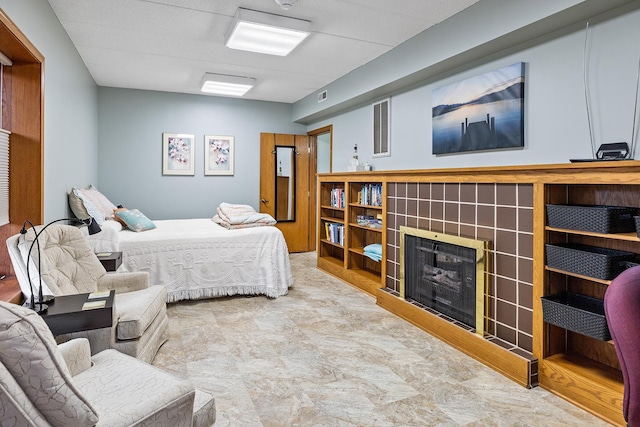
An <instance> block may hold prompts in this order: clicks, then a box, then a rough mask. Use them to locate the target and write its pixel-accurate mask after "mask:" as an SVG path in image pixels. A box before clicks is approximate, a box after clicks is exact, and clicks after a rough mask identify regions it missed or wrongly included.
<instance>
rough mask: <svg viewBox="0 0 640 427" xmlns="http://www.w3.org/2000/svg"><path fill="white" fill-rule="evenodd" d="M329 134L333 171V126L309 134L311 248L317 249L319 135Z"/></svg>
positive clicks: (331, 167)
mask: <svg viewBox="0 0 640 427" xmlns="http://www.w3.org/2000/svg"><path fill="white" fill-rule="evenodd" d="M324 133H329V159H330V160H331V161H330V163H329V171H330V172H331V171H332V170H333V125H327V126H323V127H321V128H318V129H314V130H311V131H309V132H307V136H308V137H309V150H310V152H309V153H310V160H311V161H310V162H309V183H310V186H309V187H310V192H311V194H310V195H309V244H308V246H309V248H316V247H317V241H316V238H317V236H316V233H317V228H318V227H317V225H316V213H317V211H318V205H317V203H318V177H317V174H318V135H320V134H324Z"/></svg>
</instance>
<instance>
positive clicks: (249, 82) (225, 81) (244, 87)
mask: <svg viewBox="0 0 640 427" xmlns="http://www.w3.org/2000/svg"><path fill="white" fill-rule="evenodd" d="M255 82H256V79H252V78H250V77H239V76H228V75H226V74H213V73H205V75H204V78H203V79H202V83H201V86H200V92H205V93H212V94H216V95H227V96H242V95H244V94H245V93H247V92H248V91H249V89H251V88H252V87H253V85H254V84H255Z"/></svg>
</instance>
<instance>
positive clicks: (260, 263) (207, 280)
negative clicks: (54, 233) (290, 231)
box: [87, 218, 293, 302]
mask: <svg viewBox="0 0 640 427" xmlns="http://www.w3.org/2000/svg"><path fill="white" fill-rule="evenodd" d="M153 222H154V224H155V227H156V228H154V229H152V230H147V231H144V232H134V231H131V230H128V229H126V228H123V227H122V225H121V224H120V223H118V222H117V221H113V220H107V221H104V223H103V225H102V232H100V233H97V234H94V235H92V236H89V235H88V234H87V238H88V239H89V242H90V244H91V246H92V248H93V250H94V251H95V252H96V253H104V252H115V251H120V252H122V265H121V266H120V268H119V269H118V271H146V272H148V273H149V275H150V279H151V283H153V284H160V285H163V286H165V287H166V289H167V302H176V301H180V300H191V299H201V298H213V297H221V296H230V295H266V296H267V297H270V298H277V297H279V296H282V295H286V294H287V292H288V290H289V287H291V285H292V284H293V276H292V274H291V266H290V264H289V253H288V249H287V244H286V242H285V240H284V236H283V235H282V232H280V230H278V229H277V228H276V227H272V226H266V227H253V228H244V229H238V230H227V229H225V228H223V227H221V226H220V225H218V224H216V223H215V222H213V221H212V220H211V219H210V218H202V219H176V220H156V221H153Z"/></svg>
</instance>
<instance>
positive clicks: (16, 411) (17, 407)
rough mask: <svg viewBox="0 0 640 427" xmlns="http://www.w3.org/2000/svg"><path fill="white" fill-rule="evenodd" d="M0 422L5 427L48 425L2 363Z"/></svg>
mask: <svg viewBox="0 0 640 427" xmlns="http://www.w3.org/2000/svg"><path fill="white" fill-rule="evenodd" d="M0 421H2V423H1V424H2V425H3V426H4V425H7V426H27V425H38V426H40V425H45V424H46V423H47V422H46V421H45V420H44V418H42V415H41V414H40V412H39V411H38V410H37V409H36V408H35V406H33V403H31V401H29V398H28V397H27V395H26V394H25V393H24V391H22V389H21V388H20V386H19V385H18V383H17V382H16V380H15V379H14V378H13V376H11V374H10V373H9V371H8V370H7V368H5V367H4V365H3V364H1V363H0Z"/></svg>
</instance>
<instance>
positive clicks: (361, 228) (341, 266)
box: [318, 174, 385, 295]
mask: <svg viewBox="0 0 640 427" xmlns="http://www.w3.org/2000/svg"><path fill="white" fill-rule="evenodd" d="M351 175H354V174H351ZM350 178H351V177H350V176H348V175H341V176H335V175H334V176H332V177H330V178H327V177H320V178H319V182H318V188H319V201H318V206H319V208H318V209H319V221H318V236H319V238H318V268H320V269H322V270H324V271H326V272H328V273H331V274H333V275H334V276H337V277H339V278H341V279H342V280H344V281H346V282H348V283H350V284H352V285H354V286H356V287H358V288H360V289H362V290H364V291H366V292H368V293H370V294H372V295H375V293H376V291H377V289H379V288H381V287H382V286H383V278H384V272H383V270H384V259H385V258H384V251H385V244H384V232H383V230H384V214H385V212H384V185H383V183H382V182H379V181H374V180H372V181H368V180H366V179H363V177H362V176H359V179H357V180H351V179H350ZM332 227H334V228H336V229H339V230H340V236H341V237H342V239H339V240H336V239H334V238H332V236H333V234H332V233H331V229H332ZM372 244H377V245H380V246H379V249H380V257H381V260H380V261H376V260H374V259H371V257H370V256H367V254H365V248H367V247H368V246H369V245H372Z"/></svg>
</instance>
